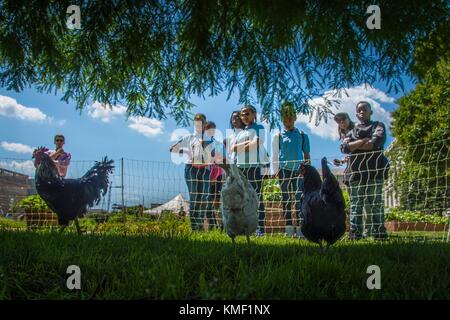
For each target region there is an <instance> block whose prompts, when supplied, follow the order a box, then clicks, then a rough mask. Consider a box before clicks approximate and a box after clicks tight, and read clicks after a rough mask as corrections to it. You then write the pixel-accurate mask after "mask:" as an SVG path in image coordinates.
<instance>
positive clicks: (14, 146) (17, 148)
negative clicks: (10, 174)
mask: <svg viewBox="0 0 450 320" xmlns="http://www.w3.org/2000/svg"><path fill="white" fill-rule="evenodd" d="M1 146H2V148H3V149H5V150H7V151H11V152H17V153H28V154H31V153H33V150H34V148H33V147H30V146H27V145H26V144H22V143H15V142H6V141H2V142H1Z"/></svg>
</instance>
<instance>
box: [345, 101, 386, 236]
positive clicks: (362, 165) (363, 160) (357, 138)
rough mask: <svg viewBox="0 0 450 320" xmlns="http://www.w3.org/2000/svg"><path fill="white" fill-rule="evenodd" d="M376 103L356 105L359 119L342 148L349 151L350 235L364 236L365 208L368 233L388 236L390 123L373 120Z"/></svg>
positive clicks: (347, 152)
mask: <svg viewBox="0 0 450 320" xmlns="http://www.w3.org/2000/svg"><path fill="white" fill-rule="evenodd" d="M372 113H373V112H372V106H371V105H370V103H369V102H367V101H360V102H358V104H357V105H356V117H357V118H358V121H359V123H358V124H357V125H356V126H355V127H354V128H353V129H352V130H350V131H349V132H348V133H347V134H346V136H345V138H344V140H343V141H342V143H341V151H342V152H343V153H346V154H349V155H350V156H349V167H348V171H349V185H350V193H349V196H350V235H349V238H350V239H354V240H357V239H361V238H362V237H363V236H364V230H363V229H364V226H363V209H364V210H365V212H366V215H367V216H366V227H367V228H366V229H367V230H365V231H366V234H365V235H366V236H373V237H374V238H375V239H377V240H385V239H387V232H386V228H385V226H384V203H383V199H382V195H383V183H384V179H386V178H387V174H388V171H389V161H388V159H387V158H386V157H385V156H384V154H383V148H384V144H385V143H386V127H385V125H384V124H383V123H382V122H380V121H372V120H371V116H372Z"/></svg>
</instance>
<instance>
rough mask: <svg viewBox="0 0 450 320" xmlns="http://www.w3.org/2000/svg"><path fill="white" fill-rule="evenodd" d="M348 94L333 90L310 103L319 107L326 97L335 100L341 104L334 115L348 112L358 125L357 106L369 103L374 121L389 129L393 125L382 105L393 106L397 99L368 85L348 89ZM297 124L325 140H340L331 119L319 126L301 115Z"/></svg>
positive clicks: (335, 125) (334, 123)
mask: <svg viewBox="0 0 450 320" xmlns="http://www.w3.org/2000/svg"><path fill="white" fill-rule="evenodd" d="M346 92H347V94H345V92H342V94H341V96H337V95H335V94H337V91H336V90H331V91H327V92H325V94H324V95H323V96H322V97H318V98H315V99H313V100H311V101H309V103H310V104H311V105H318V104H320V103H323V102H324V98H323V97H324V96H325V97H328V98H329V99H334V100H337V101H339V102H340V106H339V109H334V110H332V111H333V112H334V113H338V112H347V113H348V114H349V115H350V118H351V119H352V120H353V121H354V122H355V123H357V121H356V120H357V119H356V116H355V107H356V104H357V103H358V102H359V101H362V100H364V101H368V102H369V103H370V104H371V105H372V110H373V115H372V119H373V120H377V121H381V122H383V123H384V124H385V125H386V127H387V128H388V127H389V125H390V123H391V115H390V113H389V111H387V110H385V109H384V108H383V107H382V106H381V104H380V103H389V104H392V103H394V102H395V99H394V98H393V97H389V96H388V95H386V93H384V92H383V91H381V90H378V89H376V88H373V87H370V86H368V85H367V86H366V85H364V84H363V85H360V86H357V87H353V88H348V89H346ZM315 113H316V111H314V113H313V117H312V118H313V119H314V117H315V116H316V115H317V114H315ZM297 123H301V124H304V125H306V126H307V127H308V128H309V129H310V130H311V133H312V134H314V135H317V136H320V137H322V138H324V139H331V140H338V139H339V136H338V134H337V124H336V122H335V121H334V120H333V118H331V119H330V118H329V119H328V120H327V122H326V123H325V121H321V122H320V124H319V125H318V126H316V125H315V123H314V121H311V122H310V117H309V115H302V114H299V115H298V118H297Z"/></svg>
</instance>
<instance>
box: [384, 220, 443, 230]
mask: <svg viewBox="0 0 450 320" xmlns="http://www.w3.org/2000/svg"><path fill="white" fill-rule="evenodd" d="M384 226H385V227H386V230H387V231H389V232H393V231H445V230H447V229H448V226H447V224H444V223H440V224H435V223H429V222H405V221H386V222H385V223H384Z"/></svg>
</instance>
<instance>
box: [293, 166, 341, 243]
mask: <svg viewBox="0 0 450 320" xmlns="http://www.w3.org/2000/svg"><path fill="white" fill-rule="evenodd" d="M300 170H301V174H302V175H303V179H304V180H303V181H304V187H303V199H302V218H303V222H302V228H301V229H302V232H303V234H304V236H305V237H306V239H308V240H309V241H312V242H315V243H318V244H319V245H320V246H321V247H322V241H325V242H326V243H327V247H329V246H330V245H332V244H333V243H335V242H336V241H337V240H339V239H340V238H341V237H342V236H343V235H344V233H345V201H344V197H343V195H342V190H341V188H340V187H339V183H338V182H337V180H336V177H335V176H334V175H333V174H332V173H331V171H330V168H328V165H327V159H326V158H323V159H322V176H323V179H324V180H323V183H322V179H321V178H320V175H319V173H318V172H317V170H316V169H315V168H314V167H313V166H310V165H305V164H302V166H301V169H300Z"/></svg>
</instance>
